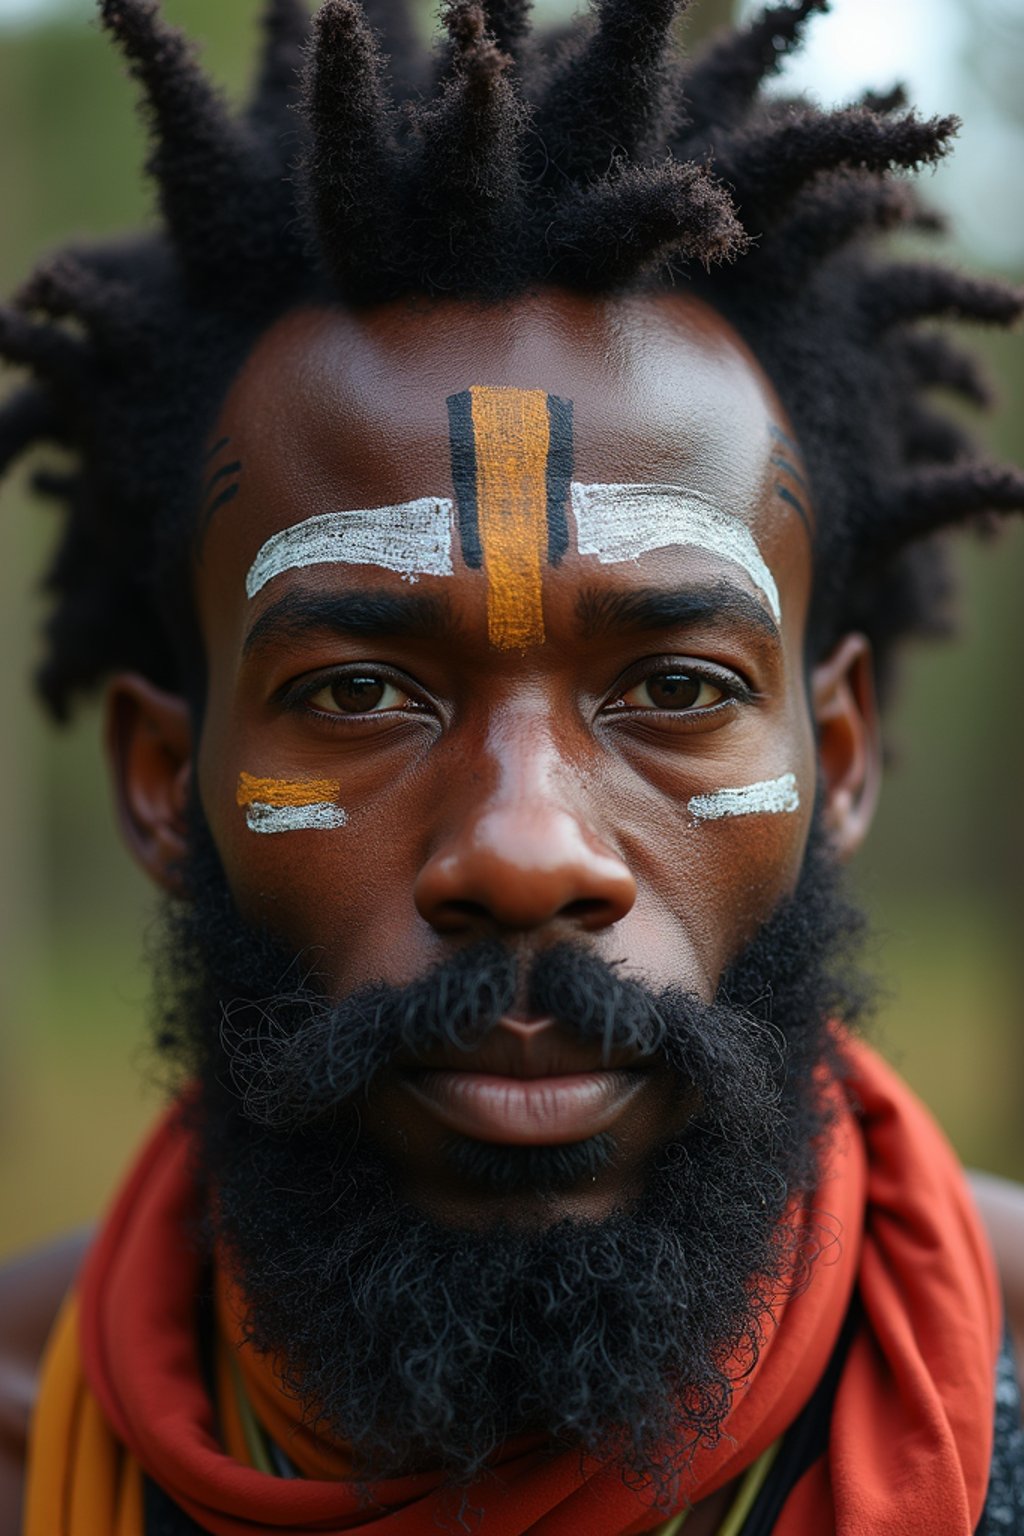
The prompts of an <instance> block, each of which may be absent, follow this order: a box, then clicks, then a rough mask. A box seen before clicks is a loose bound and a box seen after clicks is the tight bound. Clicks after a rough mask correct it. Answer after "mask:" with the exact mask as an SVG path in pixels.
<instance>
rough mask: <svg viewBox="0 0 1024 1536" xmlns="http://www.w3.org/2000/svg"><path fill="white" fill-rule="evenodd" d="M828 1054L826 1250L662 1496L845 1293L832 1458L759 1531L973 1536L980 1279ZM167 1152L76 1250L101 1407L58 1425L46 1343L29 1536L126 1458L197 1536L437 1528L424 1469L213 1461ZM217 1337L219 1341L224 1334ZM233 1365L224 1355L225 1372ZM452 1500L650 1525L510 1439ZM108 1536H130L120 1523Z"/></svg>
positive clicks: (602, 1528) (896, 1115) (763, 1425)
mask: <svg viewBox="0 0 1024 1536" xmlns="http://www.w3.org/2000/svg"><path fill="white" fill-rule="evenodd" d="M849 1059H850V1074H849V1080H848V1085H847V1091H848V1092H849V1093H850V1094H851V1095H852V1096H853V1099H854V1103H855V1104H856V1105H857V1110H856V1112H853V1111H851V1110H850V1109H849V1108H847V1107H845V1097H844V1098H843V1104H844V1107H842V1108H841V1109H840V1113H839V1120H838V1126H837V1131H836V1135H835V1136H834V1138H833V1144H832V1149H831V1152H830V1155H829V1158H828V1164H827V1169H826V1171H825V1173H824V1175H823V1178H822V1183H821V1186H820V1188H819V1190H818V1193H817V1196H816V1199H815V1202H814V1207H813V1210H812V1211H811V1213H810V1214H809V1216H808V1218H807V1219H808V1220H810V1221H812V1222H814V1223H815V1225H816V1227H818V1228H821V1229H824V1230H825V1231H826V1232H828V1233H830V1234H832V1235H833V1236H834V1238H835V1239H836V1240H835V1241H833V1242H830V1243H829V1245H828V1247H827V1249H826V1251H825V1253H824V1254H823V1255H822V1257H821V1259H820V1261H819V1262H818V1263H817V1264H816V1265H815V1266H814V1269H813V1271H812V1274H811V1278H810V1280H809V1282H808V1283H807V1284H806V1285H804V1286H803V1287H802V1288H799V1289H797V1290H796V1291H795V1292H794V1293H793V1294H791V1295H790V1296H788V1297H787V1298H786V1299H785V1300H784V1301H783V1302H781V1303H780V1305H779V1307H778V1308H777V1311H776V1313H775V1315H774V1317H773V1319H772V1320H771V1322H770V1325H769V1327H768V1331H767V1336H766V1340H765V1344H764V1347H763V1349H762V1351H761V1353H760V1356H759V1358H758V1361H757V1364H756V1366H755V1367H754V1369H753V1370H751V1371H750V1372H749V1374H748V1376H747V1377H746V1379H745V1380H744V1381H743V1383H742V1385H741V1386H740V1387H739V1388H738V1390H737V1394H736V1400H735V1404H734V1406H733V1409H732V1412H731V1414H730V1417H729V1420H728V1423H727V1425H726V1429H725V1433H723V1435H722V1437H721V1439H720V1441H719V1443H718V1445H717V1446H715V1447H713V1448H711V1449H707V1448H705V1449H703V1450H701V1451H700V1452H699V1453H698V1454H697V1456H696V1457H695V1459H694V1462H693V1465H692V1469H691V1473H690V1475H689V1477H688V1479H687V1482H686V1486H685V1487H684V1489H683V1490H682V1496H683V1497H686V1498H690V1499H693V1500H694V1501H697V1500H699V1499H700V1498H702V1497H704V1496H706V1495H707V1494H710V1493H712V1492H714V1491H715V1490H716V1489H718V1488H721V1487H722V1486H724V1485H725V1484H726V1483H728V1482H730V1481H731V1480H732V1479H733V1478H734V1477H735V1476H737V1474H739V1473H740V1472H742V1471H743V1470H744V1469H745V1468H746V1467H748V1466H750V1465H751V1463H752V1462H753V1461H754V1460H755V1459H756V1458H757V1457H758V1456H759V1455H760V1453H761V1452H762V1451H763V1450H764V1449H765V1448H766V1447H767V1446H768V1445H770V1444H771V1443H772V1442H773V1441H774V1440H775V1439H776V1438H777V1437H778V1436H779V1435H780V1434H781V1433H782V1432H783V1431H784V1430H785V1429H786V1428H787V1426H788V1425H789V1424H790V1423H792V1421H793V1419H794V1418H795V1417H796V1415H797V1413H798V1412H799V1410H800V1408H801V1407H802V1406H803V1404H804V1403H805V1402H806V1401H807V1399H808V1398H809V1397H810V1395H811V1393H812V1391H813V1389H814V1387H815V1385H816V1384H817V1381H818V1379H819V1377H820V1375H821V1372H822V1370H823V1369H824V1366H825V1364H826V1362H827V1360H828V1358H829V1356H830V1354H831V1351H832V1348H833V1345H834V1343H835V1340H836V1338H837V1336H838V1332H839V1329H840V1327H841V1325H842V1321H843V1318H844V1317H845V1315H846V1312H847V1308H848V1305H849V1302H850V1297H851V1294H852V1292H853V1288H854V1286H855V1285H856V1287H857V1288H858V1291H859V1293H860V1297H861V1303H862V1318H863V1321H862V1324H861V1326H860V1329H859V1332H858V1333H857V1334H856V1336H855V1338H854V1341H853V1345H852V1347H851V1350H850V1353H849V1356H848V1358H847V1363H846V1366H845V1369H844V1372H843V1376H842V1379H841V1382H840V1387H839V1392H838V1396H837V1399H836V1402H835V1406H834V1411H833V1415H832V1420H831V1428H830V1442H829V1448H828V1451H827V1454H826V1455H825V1456H824V1457H823V1458H822V1459H821V1460H820V1461H819V1462H817V1463H816V1464H815V1465H814V1466H813V1467H811V1468H810V1469H809V1471H808V1472H807V1473H806V1474H805V1476H804V1477H803V1479H802V1480H801V1482H800V1483H799V1484H798V1485H797V1487H796V1488H795V1489H794V1490H793V1492H792V1494H791V1495H790V1497H789V1499H788V1500H787V1502H786V1504H785V1506H784V1508H783V1510H782V1513H781V1515H780V1517H779V1520H778V1522H777V1525H776V1532H777V1536H877V1532H878V1531H879V1530H894V1531H899V1532H900V1536H934V1533H935V1532H937V1531H941V1532H942V1533H943V1536H971V1533H973V1531H974V1528H975V1526H976V1524H977V1522H978V1519H979V1518H980V1514H981V1510H982V1506H983V1503H984V1497H985V1490H986V1486H987V1481H988V1469H989V1462H990V1459H991V1441H992V1415H993V1403H994V1373H995V1361H996V1357H997V1353H998V1346H999V1335H1000V1329H1001V1316H1000V1305H999V1298H998V1290H997V1285H996V1279H995V1274H994V1270H993V1266H992V1263H991V1260H990V1257H989V1253H988V1250H987V1246H986V1243H985V1240H984V1237H983V1234H982V1231H981V1228H980V1224H979V1222H978V1219H977V1216H976V1215H975V1212H974V1210H973V1207H972V1205H971V1202H970V1197H969V1195H968V1193H967V1190H966V1187H965V1185H964V1183H963V1180H962V1176H961V1174H960V1172H959V1169H958V1166H957V1164H956V1161H955V1158H954V1157H953V1154H952V1152H951V1150H950V1149H949V1147H948V1145H947V1144H946V1142H945V1140H944V1139H943V1137H942V1135H941V1133H940V1132H939V1131H938V1130H937V1129H936V1127H935V1126H934V1124H933V1123H932V1121H931V1120H930V1119H929V1117H928V1116H927V1114H926V1113H925V1111H924V1110H923V1109H922V1108H921V1106H920V1105H919V1104H918V1103H917V1101H916V1100H915V1099H914V1097H913V1095H912V1094H911V1093H910V1092H909V1090H908V1089H907V1088H906V1087H905V1086H904V1085H903V1084H902V1083H901V1082H900V1081H899V1080H898V1079H897V1078H896V1077H895V1075H894V1074H893V1073H892V1072H891V1071H890V1070H889V1068H888V1067H886V1066H885V1065H884V1064H883V1063H882V1062H881V1061H880V1060H879V1059H878V1057H877V1056H875V1055H874V1054H873V1052H871V1051H870V1050H869V1049H868V1048H867V1047H865V1046H863V1045H859V1044H851V1045H850V1047H849ZM188 1158H189V1146H188V1142H187V1140H186V1137H185V1135H184V1134H183V1132H182V1129H181V1127H180V1124H179V1122H178V1119H177V1117H176V1116H175V1115H174V1114H173V1113H172V1114H171V1115H170V1116H169V1117H168V1118H167V1119H166V1120H165V1121H164V1123H163V1124H162V1125H161V1127H160V1128H159V1129H158V1131H157V1132H156V1134H155V1136H154V1137H153V1139H152V1140H151V1141H150V1143H149V1144H148V1146H147V1147H146V1149H145V1150H144V1152H143V1154H142V1157H141V1158H140V1160H139V1162H138V1163H137V1165H136V1167H135V1169H134V1170H133V1172H132V1174H131V1176H130V1177H129V1180H128V1182H127V1184H126V1186H125V1189H124V1190H123V1192H122V1194H121V1196H120V1198H119V1199H118V1201H117V1203H116V1204H115V1206H114V1209H113V1211H112V1213H111V1215H110V1217H109V1218H108V1220H107V1222H106V1224H105V1226H104V1228H103V1230H102V1232H101V1234H100V1236H99V1238H98V1239H97V1242H96V1244H95V1246H94V1248H93V1250H92V1252H91V1255H90V1258H89V1260H88V1263H87V1265H86V1269H85V1272H84V1275H83V1278H82V1281H81V1286H80V1305H81V1327H80V1332H79V1343H78V1345H77V1349H80V1356H81V1367H82V1369H83V1370H84V1376H85V1380H86V1381H87V1383H88V1392H87V1393H85V1397H86V1399H88V1400H91V1401H92V1402H93V1406H94V1408H96V1409H98V1412H97V1414H96V1416H95V1417H94V1418H92V1419H90V1421H89V1424H90V1427H89V1428H88V1429H87V1430H86V1431H83V1430H81V1429H77V1428H76V1427H75V1417H76V1415H75V1410H74V1408H73V1402H74V1400H75V1394H74V1392H73V1391H72V1390H71V1389H70V1388H69V1385H68V1383H69V1380H70V1377H71V1376H72V1375H74V1374H76V1373H78V1372H79V1361H78V1358H77V1355H76V1341H75V1338H74V1334H73V1332H72V1333H70V1335H69V1334H68V1333H67V1332H65V1333H64V1334H62V1336H61V1339H60V1340H58V1341H57V1342H55V1346H54V1360H56V1358H57V1356H58V1354H59V1355H60V1359H61V1362H62V1364H61V1366H60V1368H59V1369H58V1368H57V1366H56V1365H54V1368H53V1370H52V1372H51V1371H49V1370H48V1374H47V1380H46V1383H45V1386H44V1392H43V1398H42V1405H41V1408H40V1411H39V1415H38V1422H37V1427H36V1434H35V1444H34V1448H33V1455H32V1463H31V1470H30V1478H31V1489H32V1492H31V1495H30V1514H29V1523H28V1524H27V1525H26V1527H25V1532H26V1536H53V1533H54V1532H58V1533H59V1536H93V1533H94V1532H98V1530H99V1529H100V1527H99V1526H97V1525H96V1524H95V1523H94V1524H92V1525H90V1524H88V1523H85V1522H87V1521H88V1520H89V1519H94V1518H95V1512H96V1511H99V1512H100V1514H101V1515H102V1517H103V1518H109V1512H110V1511H111V1510H114V1509H115V1508H116V1500H117V1498H119V1497H121V1494H120V1493H119V1492H118V1490H119V1489H120V1488H121V1487H122V1486H123V1484H124V1474H123V1473H122V1472H121V1471H119V1468H123V1467H124V1466H125V1464H126V1460H127V1463H128V1464H130V1463H132V1462H137V1463H138V1464H139V1465H141V1466H142V1467H144V1468H145V1469H146V1471H147V1473H149V1475H150V1476H152V1477H153V1478H154V1479H155V1480H156V1481H157V1482H159V1483H160V1484H161V1485H162V1486H163V1487H164V1488H166V1489H167V1491H168V1492H169V1493H170V1494H171V1496H172V1497H173V1498H174V1499H175V1500H176V1502H177V1503H178V1504H179V1505H180V1506H181V1507H182V1509H184V1510H185V1511H186V1512H187V1513H188V1514H190V1515H191V1516H192V1518H193V1519H194V1520H195V1521H196V1522H197V1523H198V1524H199V1525H200V1526H201V1527H202V1528H203V1529H205V1530H208V1531H210V1532H211V1533H213V1536H258V1533H265V1532H271V1531H278V1532H282V1531H288V1532H289V1533H306V1532H322V1533H334V1532H339V1533H340V1532H362V1533H370V1532H371V1531H372V1532H373V1533H374V1536H428V1533H429V1536H434V1533H435V1532H436V1530H437V1528H438V1524H439V1521H443V1520H444V1518H445V1517H446V1516H447V1515H450V1513H451V1508H450V1505H448V1504H446V1503H445V1502H444V1495H443V1494H442V1493H441V1492H440V1490H439V1487H438V1482H439V1479H438V1477H437V1476H436V1475H435V1474H432V1473H423V1474H420V1475H417V1476H414V1477H407V1478H401V1479H396V1480H395V1481H393V1482H389V1483H383V1484H380V1485H378V1486H377V1487H376V1488H375V1489H374V1496H375V1498H374V1503H373V1504H372V1505H367V1504H365V1503H361V1502H360V1499H359V1495H358V1491H357V1490H356V1489H355V1488H354V1487H353V1485H352V1484H351V1483H347V1482H344V1481H341V1482H339V1481H332V1480H330V1477H329V1476H326V1477H325V1476H324V1475H323V1474H324V1472H325V1471H327V1470H328V1468H329V1465H330V1458H331V1457H332V1456H335V1455H337V1452H332V1451H331V1449H330V1448H329V1447H322V1448H320V1449H318V1450H316V1451H315V1454H316V1455H317V1457H320V1456H323V1457H324V1458H326V1459H325V1460H323V1461H320V1463H319V1470H318V1471H317V1472H316V1473H314V1475H312V1476H310V1477H308V1478H307V1479H303V1480H295V1481H286V1480H280V1479H275V1478H272V1477H269V1476H267V1475H265V1474H262V1473H259V1472H256V1471H253V1470H252V1469H251V1468H249V1467H248V1466H246V1465H242V1464H240V1463H239V1462H238V1461H236V1460H233V1459H232V1458H231V1457H230V1456H229V1455H227V1454H225V1452H224V1450H223V1449H222V1447H221V1445H220V1443H219V1441H218V1438H217V1426H216V1424H215V1420H214V1413H213V1409H212V1407H211V1404H210V1402H209V1400H208V1398H207V1395H206V1392H205V1390H204V1387H203V1384H202V1378H201V1373H200V1369H199V1362H198V1359H197V1351H196V1342H195V1326H194V1322H195V1319H194V1310H195V1297H196V1294H197V1288H198V1285H199V1278H200V1275H199V1262H200V1261H199V1257H198V1255H197V1254H196V1253H195V1251H194V1249H193V1247H192V1245H191V1242H190V1241H189V1240H188V1239H187V1238H185V1237H183V1235H182V1234H183V1232H184V1231H185V1230H187V1223H188V1221H189V1218H190V1217H192V1216H194V1204H195V1194H194V1189H193V1183H192V1180H191V1178H190V1176H189V1166H188ZM225 1299H226V1293H225ZM65 1326H66V1325H65ZM225 1326H228V1327H233V1328H235V1329H236V1330H237V1318H236V1320H235V1322H234V1323H230V1322H229V1323H226V1325H225ZM69 1337H70V1340H71V1343H70V1345H69V1344H68V1338H69ZM249 1353H250V1351H248V1349H247V1347H244V1346H243V1347H242V1348H241V1350H240V1359H241V1360H245V1357H246V1356H247V1355H248V1354H249ZM244 1368H245V1373H246V1381H247V1384H248V1385H249V1386H250V1387H251V1388H252V1389H253V1391H254V1400H255V1401H256V1402H257V1403H258V1412H259V1413H260V1415H261V1417H263V1419H264V1423H268V1418H267V1416H268V1415H269V1418H270V1421H271V1422H273V1423H274V1424H275V1425H276V1426H277V1434H276V1436H275V1438H278V1440H279V1443H280V1440H281V1439H282V1438H284V1439H285V1444H286V1448H287V1449H288V1452H289V1454H294V1448H295V1445H296V1444H302V1445H303V1446H305V1445H306V1442H305V1441H301V1440H300V1438H299V1436H298V1435H297V1434H296V1428H295V1417H294V1413H295V1410H294V1408H293V1407H292V1406H291V1405H290V1404H289V1402H288V1400H287V1399H286V1398H284V1396H283V1395H282V1394H280V1393H278V1392H277V1391H276V1389H275V1387H274V1383H273V1379H272V1376H271V1375H270V1374H269V1373H268V1368H267V1363H266V1362H263V1363H260V1362H252V1361H247V1362H246V1365H245V1367H244ZM738 1368H739V1365H738ZM81 1395H82V1394H81V1393H79V1396H81ZM271 1400H273V1401H271ZM80 1411H81V1410H79V1412H80ZM282 1424H283V1425H284V1429H285V1434H284V1436H283V1437H282V1435H281V1432H280V1431H281V1425H282ZM268 1427H269V1424H268ZM271 1432H272V1433H274V1431H273V1430H272V1431H271ZM288 1436H291V1437H292V1439H291V1440H290V1441H289V1440H288V1438H287V1437H288ZM303 1454H305V1451H303ZM86 1463H88V1465H86ZM337 1465H339V1466H344V1465H346V1463H344V1461H343V1460H342V1461H341V1462H340V1463H337ZM47 1485H49V1486H50V1487H51V1488H54V1487H57V1488H60V1489H72V1490H73V1495H72V1497H73V1503H74V1520H75V1522H76V1523H75V1524H68V1523H67V1521H66V1520H65V1519H64V1515H63V1513H61V1509H62V1506H60V1507H59V1506H57V1505H55V1504H54V1502H53V1498H52V1497H51V1499H50V1502H49V1504H48V1505H46V1504H45V1494H44V1493H43V1492H40V1490H41V1489H45V1487H46V1486H47ZM471 1497H472V1503H473V1504H474V1505H476V1506H478V1507H481V1508H483V1510H484V1511H485V1518H484V1521H483V1525H482V1527H481V1529H482V1530H483V1531H484V1532H485V1533H486V1536H523V1533H525V1532H532V1533H534V1536H569V1533H576V1532H579V1531H583V1530H585V1531H587V1532H588V1533H589V1536H639V1533H641V1532H644V1531H649V1530H650V1529H651V1527H652V1526H653V1525H656V1523H657V1517H656V1516H655V1515H653V1514H652V1511H651V1509H650V1508H649V1506H648V1505H647V1504H646V1503H645V1500H644V1498H643V1496H642V1495H641V1494H639V1493H637V1492H636V1491H634V1490H631V1489H629V1488H627V1487H626V1486H625V1485H624V1483H623V1481H622V1478H621V1476H620V1474H619V1471H618V1469H617V1468H616V1467H615V1466H614V1465H596V1464H590V1465H588V1466H585V1467H582V1468H581V1466H580V1462H579V1458H578V1457H576V1456H574V1455H563V1456H559V1457H556V1458H546V1457H544V1456H542V1455H541V1454H540V1453H539V1451H538V1449H537V1448H536V1446H535V1445H534V1446H531V1445H529V1444H523V1443H519V1444H518V1445H516V1446H512V1447H509V1448H507V1450H506V1453H505V1454H504V1455H503V1456H502V1458H501V1459H500V1461H499V1462H498V1464H497V1465H496V1466H495V1467H494V1469H493V1471H492V1472H491V1473H490V1474H489V1475H488V1477H487V1478H486V1479H484V1480H483V1481H482V1482H481V1483H480V1485H479V1486H478V1487H476V1488H474V1489H473V1490H471ZM38 1510H43V1513H44V1515H45V1516H46V1521H45V1522H44V1521H43V1517H42V1516H40V1515H38V1514H37V1511H38ZM55 1511H56V1513H55ZM90 1511H92V1512H93V1513H90ZM58 1516H59V1518H58ZM33 1519H35V1522H36V1523H35V1524H33V1523H32V1521H33ZM103 1529H104V1530H111V1529H114V1530H116V1529H117V1527H116V1526H115V1525H113V1524H110V1525H107V1526H105V1527H103ZM118 1536H136V1533H135V1532H134V1531H133V1530H129V1529H127V1528H126V1529H125V1530H124V1531H123V1532H121V1531H118Z"/></svg>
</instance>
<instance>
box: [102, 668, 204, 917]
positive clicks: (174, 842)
mask: <svg viewBox="0 0 1024 1536" xmlns="http://www.w3.org/2000/svg"><path fill="white" fill-rule="evenodd" d="M106 743H107V755H108V759H109V762H110V768H111V773H112V777H113V784H114V795H115V798H116V802H117V812H118V820H119V822H120V826H121V831H122V834H123V836H124V839H125V842H126V843H127V845H128V848H129V850H130V851H131V853H132V854H133V856H134V858H135V860H136V862H137V863H138V864H139V865H141V867H142V868H143V869H144V870H145V872H146V874H147V875H149V877H150V879H151V880H153V881H155V882H156V884H157V885H159V886H161V887H162V888H163V889H164V890H165V891H169V892H170V894H171V895H173V896H183V895H184V894H185V885H184V863H185V857H186V854H187V852H188V801H189V794H190V792H191V782H192V717H191V712H190V710H189V706H188V704H187V703H186V701H185V700H184V699H183V698H181V697H180V696H179V695H177V694H173V693H165V692H164V691H163V689H161V688H157V687H156V686H155V685H154V684H153V683H151V682H149V681H148V679H147V678H144V677H141V676H139V675H138V674H136V673H121V674H120V675H118V676H117V677H115V678H114V679H113V680H112V682H111V683H110V685H109V687H108V689H107V698H106Z"/></svg>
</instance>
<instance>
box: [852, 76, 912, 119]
mask: <svg viewBox="0 0 1024 1536" xmlns="http://www.w3.org/2000/svg"><path fill="white" fill-rule="evenodd" d="M909 104H910V98H909V96H908V95H907V88H906V86H905V85H901V84H899V83H898V82H897V84H896V85H893V86H891V87H890V89H889V90H887V91H862V92H861V94H860V96H859V97H858V98H857V105H858V106H860V107H864V108H865V110H866V111H868V112H877V113H878V114H879V116H881V117H888V116H889V114H890V113H891V112H902V111H903V110H904V109H905V108H906V107H907V106H909Z"/></svg>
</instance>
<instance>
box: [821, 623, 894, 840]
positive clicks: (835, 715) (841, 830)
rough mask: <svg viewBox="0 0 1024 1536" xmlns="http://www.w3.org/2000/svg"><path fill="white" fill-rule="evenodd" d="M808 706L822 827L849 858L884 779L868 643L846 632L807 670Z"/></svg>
mask: <svg viewBox="0 0 1024 1536" xmlns="http://www.w3.org/2000/svg"><path fill="white" fill-rule="evenodd" d="M811 708H812V711H813V715H814V723H815V729H816V731H817V737H818V765H819V771H820V774H821V785H822V791H823V809H824V818H825V827H826V830H827V832H828V834H829V837H830V840H831V842H832V846H833V847H834V849H835V851H836V853H837V854H838V856H839V857H840V858H842V859H848V858H850V857H851V856H852V855H853V854H854V853H856V851H857V849H858V848H859V847H860V845H861V843H862V842H863V841H864V838H865V837H866V836H867V833H868V829H869V828H870V826H871V822H872V820H873V819H874V814H875V807H876V805H877V803H878V794H879V790H880V788H881V780H882V751H881V734H880V729H879V718H878V704H877V700H876V697H875V682H874V669H873V664H872V656H871V644H870V641H869V640H868V639H867V638H866V636H864V635H859V634H852V635H845V636H844V637H843V639H842V640H840V642H839V644H838V645H837V646H836V647H835V649H834V650H833V651H832V652H831V654H830V655H829V656H827V657H826V658H825V659H824V661H821V662H819V663H818V665H817V666H816V667H814V668H813V670H812V672H811Z"/></svg>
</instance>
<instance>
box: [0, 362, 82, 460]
mask: <svg viewBox="0 0 1024 1536" xmlns="http://www.w3.org/2000/svg"><path fill="white" fill-rule="evenodd" d="M66 437H67V433H66V429H65V424H64V422H63V421H62V419H61V415H60V413H59V411H58V410H57V408H56V404H55V402H54V400H53V398H52V397H51V395H50V394H49V393H48V392H47V391H46V390H45V389H41V388H40V387H39V386H38V385H35V384H30V385H28V386H27V387H26V388H24V389H19V390H18V391H17V393H16V394H13V395H11V396H9V397H8V399H6V400H5V401H4V402H3V404H2V405H0V473H2V472H3V471H4V470H5V469H6V468H7V466H8V465H9V464H12V463H13V462H14V460H15V459H17V458H19V457H20V455H21V454H23V453H24V452H25V450H26V449H27V448H30V447H31V446H32V445H33V443H40V442H56V443H63V442H65V441H66Z"/></svg>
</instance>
